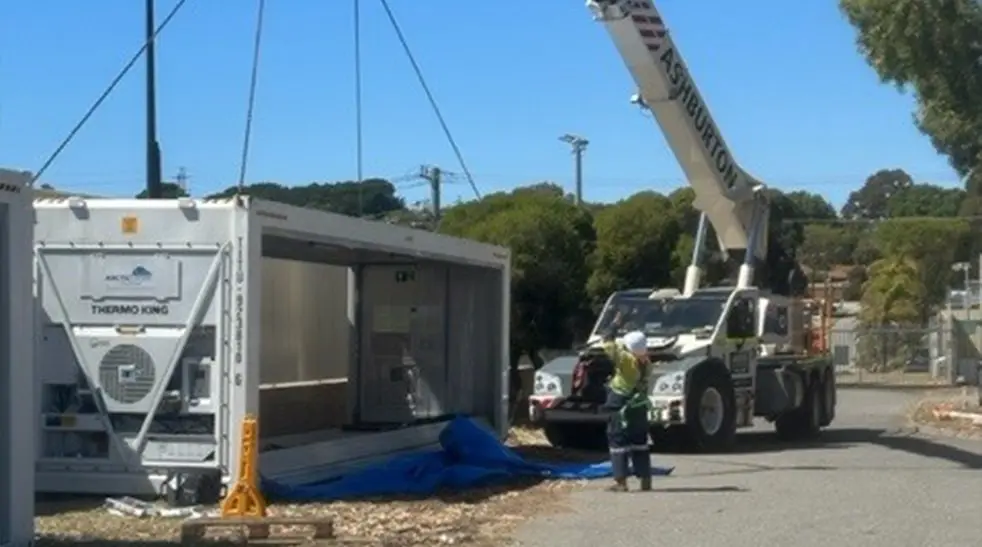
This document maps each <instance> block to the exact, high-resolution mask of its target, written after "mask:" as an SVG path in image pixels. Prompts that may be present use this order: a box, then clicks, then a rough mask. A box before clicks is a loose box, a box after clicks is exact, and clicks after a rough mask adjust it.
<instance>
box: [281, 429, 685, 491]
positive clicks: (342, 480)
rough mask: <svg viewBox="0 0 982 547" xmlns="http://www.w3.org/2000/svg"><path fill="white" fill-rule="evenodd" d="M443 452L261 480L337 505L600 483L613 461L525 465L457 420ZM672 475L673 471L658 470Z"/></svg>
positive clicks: (486, 434)
mask: <svg viewBox="0 0 982 547" xmlns="http://www.w3.org/2000/svg"><path fill="white" fill-rule="evenodd" d="M440 445H441V448H440V449H437V450H432V451H428V452H422V453H415V454H408V455H405V456H398V457H395V458H393V459H391V460H389V461H387V462H385V463H382V464H379V465H376V466H371V467H369V468H365V469H361V470H359V471H357V472H353V473H351V474H348V475H344V476H341V477H339V478H336V479H332V480H329V481H325V482H321V483H314V484H306V485H301V486H294V485H286V484H280V483H276V482H274V481H269V480H263V490H264V492H265V494H266V495H267V496H269V497H270V498H275V499H281V500H291V501H334V500H341V499H351V498H359V497H368V496H392V495H412V496H426V495H431V494H435V493H437V492H440V491H461V490H466V489H470V488H477V487H481V486H488V485H491V484H500V483H504V482H507V481H511V480H515V479H518V478H522V477H542V478H555V479H599V478H604V477H609V476H610V475H611V471H610V463H609V462H604V463H595V464H585V463H563V464H554V463H536V462H529V461H525V460H524V459H523V458H522V457H521V456H519V455H518V454H516V453H515V452H514V451H513V450H511V449H510V448H508V447H507V446H505V445H503V444H502V443H501V442H500V441H499V440H498V439H497V438H495V437H494V436H493V435H492V434H491V433H490V432H488V431H487V430H486V429H484V428H483V427H481V426H480V425H479V424H478V423H476V422H474V421H473V420H471V419H470V418H465V417H458V418H454V419H453V420H451V421H450V422H448V423H447V426H446V427H445V428H444V430H443V431H442V432H441V433H440ZM654 472H655V474H656V475H668V474H669V473H671V472H672V469H671V468H655V470H654Z"/></svg>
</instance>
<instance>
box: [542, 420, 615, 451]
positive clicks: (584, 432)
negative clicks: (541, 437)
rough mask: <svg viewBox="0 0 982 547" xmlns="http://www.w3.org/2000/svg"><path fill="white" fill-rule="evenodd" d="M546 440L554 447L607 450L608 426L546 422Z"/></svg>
mask: <svg viewBox="0 0 982 547" xmlns="http://www.w3.org/2000/svg"><path fill="white" fill-rule="evenodd" d="M543 430H544V433H545V435H546V440H547V441H549V444H550V445H552V446H553V447H554V448H571V449H573V450H606V449H607V437H606V428H604V427H602V426H598V425H597V424H593V423H586V424H578V423H574V422H564V423H546V425H545V427H544V428H543Z"/></svg>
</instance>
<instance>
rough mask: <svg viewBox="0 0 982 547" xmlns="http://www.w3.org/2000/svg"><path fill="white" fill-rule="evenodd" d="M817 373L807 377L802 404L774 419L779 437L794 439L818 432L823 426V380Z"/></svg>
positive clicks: (811, 435)
mask: <svg viewBox="0 0 982 547" xmlns="http://www.w3.org/2000/svg"><path fill="white" fill-rule="evenodd" d="M819 378H820V377H819V376H818V375H817V374H814V375H809V376H807V377H806V383H805V397H804V400H803V401H802V402H801V406H800V407H798V408H796V409H794V410H791V411H789V412H785V413H784V414H781V415H780V416H778V417H777V420H775V421H774V427H775V430H776V431H777V436H778V438H779V439H782V440H787V441H794V440H801V439H808V438H810V437H813V436H815V435H816V434H818V432H819V430H820V429H821V427H822V392H823V388H822V381H821V380H820V379H819Z"/></svg>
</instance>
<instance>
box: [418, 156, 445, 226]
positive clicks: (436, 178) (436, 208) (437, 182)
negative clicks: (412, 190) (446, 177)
mask: <svg viewBox="0 0 982 547" xmlns="http://www.w3.org/2000/svg"><path fill="white" fill-rule="evenodd" d="M419 176H420V178H422V179H426V180H427V181H429V183H430V191H431V197H430V201H431V202H432V208H433V211H432V212H433V221H434V222H435V223H436V224H440V215H441V211H442V209H441V205H440V193H441V188H440V187H441V185H442V181H441V179H442V178H443V171H442V170H441V169H440V168H439V167H433V166H430V165H423V166H421V167H420V168H419Z"/></svg>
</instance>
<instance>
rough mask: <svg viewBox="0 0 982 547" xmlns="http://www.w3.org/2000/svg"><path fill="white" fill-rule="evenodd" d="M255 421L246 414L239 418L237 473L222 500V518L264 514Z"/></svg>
mask: <svg viewBox="0 0 982 547" xmlns="http://www.w3.org/2000/svg"><path fill="white" fill-rule="evenodd" d="M258 467H259V422H258V421H257V420H256V417H255V416H251V415H248V416H246V417H245V418H244V419H243V420H242V445H241V447H240V449H239V475H238V477H236V481H235V484H234V485H233V486H232V489H231V490H229V492H228V495H227V496H225V499H224V500H223V501H222V518H228V517H255V518H263V517H265V516H266V499H265V498H264V497H263V494H262V492H260V491H259V484H258V477H259V474H258Z"/></svg>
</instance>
